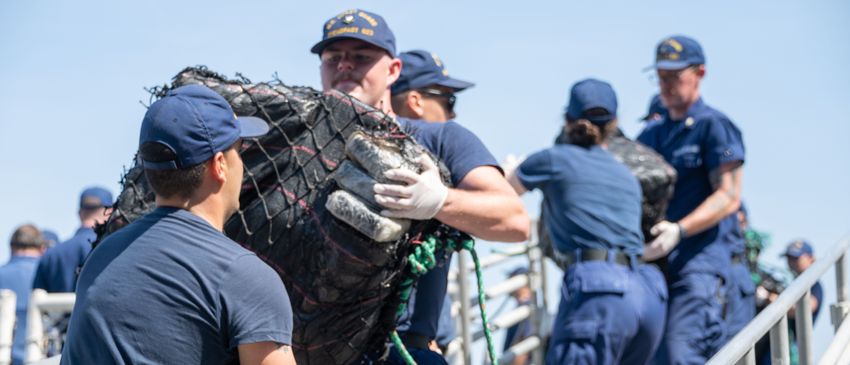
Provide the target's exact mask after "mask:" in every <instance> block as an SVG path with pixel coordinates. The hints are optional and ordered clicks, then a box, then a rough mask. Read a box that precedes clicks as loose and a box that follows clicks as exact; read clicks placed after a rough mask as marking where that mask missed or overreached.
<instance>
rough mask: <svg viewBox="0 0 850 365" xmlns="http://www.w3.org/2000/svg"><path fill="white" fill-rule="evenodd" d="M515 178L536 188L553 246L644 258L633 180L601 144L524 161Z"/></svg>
mask: <svg viewBox="0 0 850 365" xmlns="http://www.w3.org/2000/svg"><path fill="white" fill-rule="evenodd" d="M516 174H517V177H518V178H519V181H520V182H521V183H522V185H523V186H524V187H525V188H526V189H527V190H533V189H540V190H541V191H542V192H543V195H544V196H545V197H546V199H544V200H543V215H544V217H545V219H546V222H547V225H546V227H547V229H548V230H549V234H550V235H551V237H552V242H553V243H554V245H555V248H557V249H558V250H560V251H562V252H571V251H572V250H575V249H577V248H598V249H622V250H623V251H624V252H626V253H629V254H635V255H640V254H643V234H642V233H641V231H640V217H641V205H640V202H641V192H640V185H639V184H638V181H637V178H635V177H634V175H632V173H631V172H630V171H629V169H628V168H627V167H626V166H625V165H623V164H621V163H620V162H618V161H617V160H615V159H614V157H613V156H612V155H611V154H610V153H609V152H608V151H606V150H605V149H604V148H602V147H601V146H591V147H590V148H584V147H579V146H576V145H572V144H563V145H556V146H554V147H551V148H548V149H545V150H543V151H540V152H537V153H535V154H533V155H531V156H529V157H528V159H526V160H525V161H523V163H522V164H520V166H519V168H517V172H516Z"/></svg>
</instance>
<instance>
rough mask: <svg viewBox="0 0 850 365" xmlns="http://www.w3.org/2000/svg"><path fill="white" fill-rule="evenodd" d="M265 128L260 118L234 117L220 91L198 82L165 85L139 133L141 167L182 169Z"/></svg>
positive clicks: (260, 132)
mask: <svg viewBox="0 0 850 365" xmlns="http://www.w3.org/2000/svg"><path fill="white" fill-rule="evenodd" d="M268 131H269V125H268V124H267V123H266V122H265V121H263V120H262V119H260V118H255V117H239V118H237V117H236V114H234V113H233V109H231V108H230V104H228V103H227V101H226V100H224V98H223V97H221V95H219V94H218V93H216V92H215V91H212V90H211V89H210V88H208V87H206V86H203V85H186V86H181V87H178V88H176V89H174V90H171V91H169V92H168V93H167V94H166V95H165V97H163V98H162V99H160V100H157V101H156V102H155V103H153V105H151V106H150V108H148V111H147V113H145V118H144V120H142V130H141V132H140V133H139V154H140V156H141V159H142V164H143V166H144V168H145V169H152V170H174V169H185V168H188V167H192V166H195V165H197V164H200V163H202V162H205V161H208V160H209V159H211V158H212V157H213V156H214V155H215V154H216V153H218V152H222V151H225V150H227V149H228V148H230V146H232V145H233V143H235V142H236V141H237V140H238V139H239V138H240V137H258V136H262V135H264V134H266V133H267V132H268Z"/></svg>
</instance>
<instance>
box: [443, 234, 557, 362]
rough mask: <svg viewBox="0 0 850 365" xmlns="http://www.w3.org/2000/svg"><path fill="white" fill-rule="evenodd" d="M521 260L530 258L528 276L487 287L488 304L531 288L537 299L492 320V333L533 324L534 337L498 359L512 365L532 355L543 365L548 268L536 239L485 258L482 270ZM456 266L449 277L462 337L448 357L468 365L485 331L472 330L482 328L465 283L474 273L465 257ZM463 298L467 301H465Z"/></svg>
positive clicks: (483, 258) (451, 349) (447, 354)
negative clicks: (476, 318)
mask: <svg viewBox="0 0 850 365" xmlns="http://www.w3.org/2000/svg"><path fill="white" fill-rule="evenodd" d="M535 226H536V224H535V225H532V227H535ZM532 231H534V230H532ZM459 256H460V255H459ZM520 256H526V257H527V258H528V268H529V273H528V274H525V275H518V276H515V277H513V278H509V279H507V280H505V281H502V282H500V283H498V284H493V285H488V286H487V288H486V289H485V291H484V293H485V300H487V301H490V300H494V299H499V298H504V297H508V296H510V295H511V293H512V292H513V291H514V290H516V289H519V288H521V287H523V286H525V285H528V286H529V287H530V288H531V290H532V293H533V295H532V296H533V298H535V299H534V300H532V301H531V304H530V305H524V306H519V307H517V308H515V309H513V310H511V311H510V312H508V313H504V314H501V315H498V316H496V317H495V318H492V319H491V323H490V330H491V331H497V330H501V329H505V328H507V327H510V326H511V325H513V324H515V323H518V322H520V321H522V320H525V319H531V321H532V336H530V337H528V338H526V339H524V340H522V341H520V342H519V343H516V344H514V345H513V346H511V347H510V348H509V349H507V351H505V352H504V353H503V354H502V355H501V356H500V358H499V363H500V364H509V363H510V362H511V361H512V360H513V358H514V357H516V356H520V355H523V354H526V353H533V355H532V357H533V358H534V359H535V363H537V364H540V363H541V361H540V360H541V359H543V354H544V352H545V350H546V349H544V348H543V345H544V341H543V339H544V338H545V337H546V335H545V332H546V331H547V329H548V328H546V327H545V324H544V323H542V322H543V320H544V318H546V317H547V316H546V314H545V311H546V310H547V304H548V301H547V300H546V284H547V282H546V269H545V266H546V265H545V262H544V261H545V260H544V257H543V254H542V252H541V250H540V247H538V245H537V240H536V239H535V237H531V239H530V240H529V241H528V243H526V244H522V245H516V246H514V247H506V248H505V249H503V250H500V252H498V253H494V254H490V255H488V256H486V257H482V258H481V268H482V270H483V269H491V268H494V267H498V266H500V265H502V267H504V264H505V263H506V262H507V261H508V260H510V259H511V258H514V257H520ZM457 264H458V265H457V270H452V271H451V272H450V273H449V282H450V285H449V292H450V293H453V294H455V295H456V296H454V297H455V300H453V301H452V305H453V307H460V308H459V309H460V310H459V311H458V316H457V317H456V318H457V319H456V320H457V321H458V322H459V323H460V326H459V327H460V334H459V335H460V336H459V338H458V339H456V340H455V341H453V342H452V345H453V346H451V348H450V349H449V351H447V353H446V354H445V356H446V357H447V358H448V357H452V356H456V355H459V359H457V360H458V361H455V362H454V363H455V364H467V365H468V364H471V359H472V351H473V350H472V344H473V343H475V342H477V341H479V340H481V339H483V338H484V334H483V329H479V330H474V329H473V328H475V326H476V325H477V326H479V327H480V323H478V324H474V323H473V320H472V318H474V317H475V316H476V312H475V309H474V308H475V307H476V306H477V304H478V297H477V296H474V295H472V292H473V289H472V288H470V287H469V284H468V283H467V280H466V276H467V275H469V274H470V273H472V272H473V271H472V270H473V269H472V268H471V264H469V263H468V262H466V260H465V259H464V258H463V257H458V261H457ZM464 273H465V274H466V275H464ZM464 298H466V300H462V299H464ZM458 302H459V303H458Z"/></svg>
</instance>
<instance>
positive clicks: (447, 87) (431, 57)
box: [391, 50, 475, 122]
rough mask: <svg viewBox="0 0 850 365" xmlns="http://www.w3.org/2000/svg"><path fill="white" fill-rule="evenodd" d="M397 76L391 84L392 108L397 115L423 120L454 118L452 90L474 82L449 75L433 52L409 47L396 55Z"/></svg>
mask: <svg viewBox="0 0 850 365" xmlns="http://www.w3.org/2000/svg"><path fill="white" fill-rule="evenodd" d="M398 58H399V59H400V60H401V63H402V65H404V67H402V69H401V75H400V76H399V78H398V80H397V81H396V82H395V83H393V86H392V90H391V91H392V106H393V111H395V112H396V114H398V115H399V116H401V117H404V118H409V119H421V120H424V121H427V122H446V121H449V120H452V119H455V117H456V114H455V112H454V107H455V101H456V100H457V97H456V96H455V93H459V92H461V91H463V90H466V89H468V88H470V87H473V86H475V84H473V83H471V82H467V81H462V80H458V79H455V78H452V77H449V71H448V70H446V65H445V64H444V63H443V61H442V60H441V59H440V57H438V56H437V55H436V54H434V53H431V52H428V51H423V50H413V51H408V52H403V53H401V54H399V55H398Z"/></svg>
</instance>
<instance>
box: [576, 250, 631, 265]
mask: <svg viewBox="0 0 850 365" xmlns="http://www.w3.org/2000/svg"><path fill="white" fill-rule="evenodd" d="M578 251H580V252H581V253H580V254H579V255H578V256H576V253H575V251H571V252H566V253H563V257H564V259H565V263H566V266H567V267H569V266H572V265H574V264H576V263H579V262H582V261H608V257H609V255H614V257H613V261H614V262H615V263H618V264H620V265H623V266H628V267H632V259H631V255H629V254H626V253H625V252H623V251H621V250H606V249H601V248H583V249H580V250H578ZM643 262H644V261H643V259H642V258H640V257H636V260H635V263H636V264H638V263H641V264H642V263H643Z"/></svg>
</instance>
